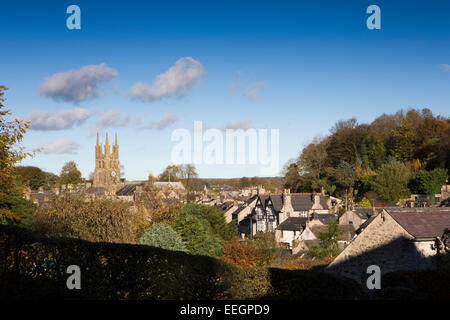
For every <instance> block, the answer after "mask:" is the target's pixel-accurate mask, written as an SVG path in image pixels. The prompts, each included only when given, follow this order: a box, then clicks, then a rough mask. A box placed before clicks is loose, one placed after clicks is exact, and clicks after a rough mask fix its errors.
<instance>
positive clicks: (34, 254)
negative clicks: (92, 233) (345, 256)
mask: <svg viewBox="0 0 450 320" xmlns="http://www.w3.org/2000/svg"><path fill="white" fill-rule="evenodd" d="M69 265H78V266H79V267H80V269H81V290H68V289H67V287H66V280H67V278H68V277H69V276H70V275H69V274H67V273H66V272H65V271H66V269H67V267H68V266H69ZM362 297H363V294H362V290H361V288H360V287H358V286H357V285H356V284H355V283H353V282H352V281H351V280H344V279H343V278H337V277H334V276H331V275H328V274H325V273H320V272H315V273H314V272H309V271H297V272H291V271H288V270H280V269H268V268H238V267H235V266H233V265H231V264H228V263H225V262H223V261H221V260H218V259H214V258H211V257H207V256H199V255H190V254H186V253H183V252H175V251H169V250H163V249H160V248H155V247H150V246H144V245H130V244H113V243H100V242H97V243H93V242H88V241H84V240H78V239H54V238H39V237H37V236H36V235H34V234H33V233H31V232H30V231H29V230H27V229H23V228H19V227H15V226H8V225H6V226H1V225H0V299H23V298H25V299H46V298H48V299H177V300H178V299H179V300H188V299H189V300H191V299H260V298H269V299H273V298H283V299H286V298H290V299H305V298H306V299H308V298H313V299H315V298H317V299H320V298H325V299H327V298H328V299H329V298H338V299H358V298H362Z"/></svg>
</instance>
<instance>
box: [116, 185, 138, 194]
mask: <svg viewBox="0 0 450 320" xmlns="http://www.w3.org/2000/svg"><path fill="white" fill-rule="evenodd" d="M137 186H138V184H126V185H124V186H123V187H122V188H120V189H119V190H117V192H116V195H117V196H130V195H133V193H134V191H136V187H137Z"/></svg>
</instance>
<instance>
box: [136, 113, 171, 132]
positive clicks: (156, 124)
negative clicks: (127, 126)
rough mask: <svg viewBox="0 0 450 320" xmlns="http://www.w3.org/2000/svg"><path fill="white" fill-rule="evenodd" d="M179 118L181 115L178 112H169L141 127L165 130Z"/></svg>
mask: <svg viewBox="0 0 450 320" xmlns="http://www.w3.org/2000/svg"><path fill="white" fill-rule="evenodd" d="M178 119H179V117H178V116H177V115H176V114H174V113H167V114H166V115H165V116H164V117H163V118H162V119H161V120H159V121H151V122H150V123H149V124H147V125H145V126H143V127H141V128H140V129H141V130H142V129H150V130H163V129H165V128H166V127H168V126H170V125H171V124H174V123H175V122H176V121H177V120H178Z"/></svg>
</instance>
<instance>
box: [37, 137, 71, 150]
mask: <svg viewBox="0 0 450 320" xmlns="http://www.w3.org/2000/svg"><path fill="white" fill-rule="evenodd" d="M79 147H80V145H79V144H78V143H76V142H75V141H72V140H69V139H55V140H53V141H51V142H50V143H49V144H47V145H46V146H43V147H41V148H39V149H37V151H40V152H42V153H45V154H55V153H56V154H72V153H75V151H76V150H77V149H78V148H79Z"/></svg>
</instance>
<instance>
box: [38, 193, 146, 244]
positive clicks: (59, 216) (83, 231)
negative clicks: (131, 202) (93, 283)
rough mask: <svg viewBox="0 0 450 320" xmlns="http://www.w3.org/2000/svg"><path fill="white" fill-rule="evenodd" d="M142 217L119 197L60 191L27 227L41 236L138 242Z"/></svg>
mask: <svg viewBox="0 0 450 320" xmlns="http://www.w3.org/2000/svg"><path fill="white" fill-rule="evenodd" d="M141 220H142V216H140V215H139V214H138V213H136V212H134V211H132V210H130V208H129V206H128V204H127V203H126V202H125V201H121V200H111V199H107V198H96V199H91V200H88V201H86V198H85V195H78V194H69V193H67V194H63V195H61V196H58V197H56V196H55V197H54V198H53V199H52V202H51V204H50V205H49V207H45V208H40V209H39V210H38V211H37V212H36V216H35V218H34V220H33V222H32V224H31V228H32V229H33V230H35V231H36V232H38V233H39V234H41V235H43V236H49V237H65V238H78V239H84V240H88V241H98V242H116V243H138V239H139V238H140V236H141V232H142V230H141V226H142V224H143V223H142V221H141Z"/></svg>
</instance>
